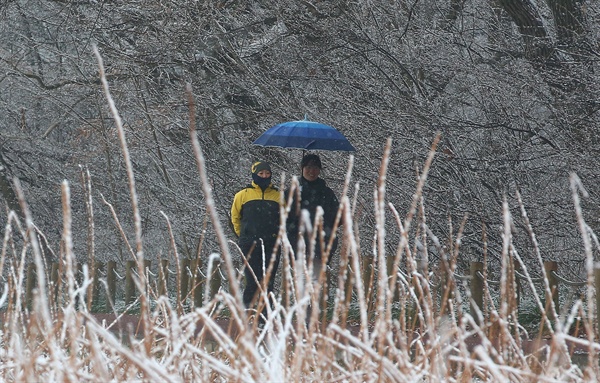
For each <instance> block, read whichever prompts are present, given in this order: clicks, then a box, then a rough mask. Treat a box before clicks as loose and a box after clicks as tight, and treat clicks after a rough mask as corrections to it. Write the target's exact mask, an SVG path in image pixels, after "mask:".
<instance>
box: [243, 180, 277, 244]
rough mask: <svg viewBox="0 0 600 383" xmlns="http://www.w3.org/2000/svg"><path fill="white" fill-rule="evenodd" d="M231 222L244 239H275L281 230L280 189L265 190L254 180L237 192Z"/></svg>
mask: <svg viewBox="0 0 600 383" xmlns="http://www.w3.org/2000/svg"><path fill="white" fill-rule="evenodd" d="M231 223H232V224H233V229H234V231H235V234H237V236H238V237H239V239H240V242H242V241H248V240H250V241H254V240H257V239H258V238H262V239H263V240H269V239H272V240H274V239H275V238H277V232H278V231H279V190H278V189H277V188H276V187H274V186H273V185H272V184H271V185H269V186H268V187H267V188H266V189H265V190H264V191H263V190H262V189H261V188H260V187H259V186H258V185H257V184H255V183H254V182H252V184H251V185H248V186H246V187H245V188H244V189H242V190H240V191H239V192H237V194H236V195H235V197H234V198H233V204H232V205H231Z"/></svg>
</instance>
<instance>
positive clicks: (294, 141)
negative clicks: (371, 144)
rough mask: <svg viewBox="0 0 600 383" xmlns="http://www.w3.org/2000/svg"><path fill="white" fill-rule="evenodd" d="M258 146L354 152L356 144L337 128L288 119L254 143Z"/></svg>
mask: <svg viewBox="0 0 600 383" xmlns="http://www.w3.org/2000/svg"><path fill="white" fill-rule="evenodd" d="M252 144H253V145H258V146H267V147H277V148H297V149H304V150H331V151H344V152H354V151H356V149H354V146H352V144H351V143H350V141H348V139H347V138H346V137H344V135H343V134H342V133H340V132H339V131H338V130H337V129H335V128H333V127H331V126H329V125H325V124H320V123H318V122H314V121H308V120H302V121H288V122H284V123H281V124H279V125H275V126H274V127H272V128H270V129H269V130H267V131H266V132H264V133H263V134H262V135H261V136H260V137H258V138H257V139H256V141H254V142H253V143H252Z"/></svg>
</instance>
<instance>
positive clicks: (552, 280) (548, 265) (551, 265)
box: [544, 261, 560, 313]
mask: <svg viewBox="0 0 600 383" xmlns="http://www.w3.org/2000/svg"><path fill="white" fill-rule="evenodd" d="M544 270H545V271H546V277H548V285H549V286H550V292H551V293H552V296H550V297H549V296H547V294H546V307H549V306H548V302H549V300H550V299H552V300H553V301H554V307H555V308H556V312H557V313H558V312H559V311H560V310H559V307H558V278H556V276H555V275H554V273H555V272H557V271H558V262H554V261H545V262H544ZM553 272H554V273H553Z"/></svg>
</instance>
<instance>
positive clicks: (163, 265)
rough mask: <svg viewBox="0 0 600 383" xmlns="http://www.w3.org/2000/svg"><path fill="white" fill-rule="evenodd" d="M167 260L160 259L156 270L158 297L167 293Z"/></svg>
mask: <svg viewBox="0 0 600 383" xmlns="http://www.w3.org/2000/svg"><path fill="white" fill-rule="evenodd" d="M168 268H169V260H168V259H161V260H160V265H159V269H158V295H159V296H160V295H165V294H166V293H167V280H168V279H169V277H168V275H169V274H168Z"/></svg>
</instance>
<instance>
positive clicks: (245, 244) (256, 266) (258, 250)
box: [240, 240, 280, 307]
mask: <svg viewBox="0 0 600 383" xmlns="http://www.w3.org/2000/svg"><path fill="white" fill-rule="evenodd" d="M252 246H254V250H252V253H250V254H249V252H250V249H251V248H252ZM264 247H265V254H264V271H263V250H262V243H261V241H260V240H258V241H256V242H254V241H240V249H242V252H243V253H244V256H245V257H246V259H247V260H248V264H249V265H250V269H251V270H250V269H249V268H248V267H246V268H244V274H245V276H246V288H245V289H244V295H243V300H244V305H245V306H246V307H248V306H250V303H252V299H253V298H254V296H255V295H256V292H257V291H258V285H257V283H256V280H255V277H254V276H255V275H256V279H257V280H258V283H261V284H262V281H263V279H264V277H265V272H266V271H267V269H268V268H269V264H270V263H271V257H272V255H273V248H274V247H275V241H273V240H268V241H264ZM279 253H280V251H279V250H277V253H276V255H275V257H276V258H275V263H274V264H273V269H272V270H271V274H270V278H269V281H268V283H267V291H268V292H272V291H273V286H274V284H275V273H276V272H277V267H278V266H279Z"/></svg>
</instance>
